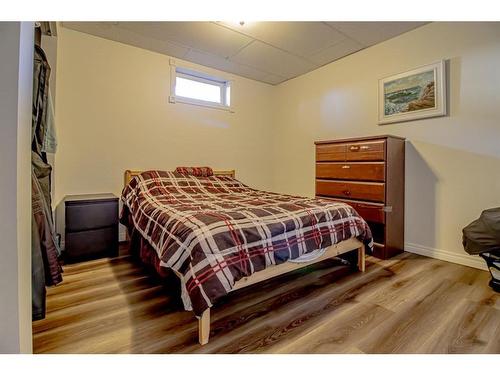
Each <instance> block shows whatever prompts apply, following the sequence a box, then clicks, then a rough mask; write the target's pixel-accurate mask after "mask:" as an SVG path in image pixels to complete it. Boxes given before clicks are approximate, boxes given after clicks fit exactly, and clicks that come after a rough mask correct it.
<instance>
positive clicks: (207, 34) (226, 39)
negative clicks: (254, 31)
mask: <svg viewBox="0 0 500 375" xmlns="http://www.w3.org/2000/svg"><path fill="white" fill-rule="evenodd" d="M117 27H119V28H121V29H127V30H130V31H134V32H136V33H139V34H141V35H143V36H146V37H151V38H155V39H162V40H169V41H171V42H175V43H178V44H181V45H184V46H188V47H192V48H194V49H197V50H199V51H205V52H210V53H212V54H214V55H219V56H222V57H227V56H232V55H234V54H235V53H237V52H238V51H239V50H240V49H241V48H243V47H244V46H246V45H247V44H248V43H250V42H251V41H252V39H251V38H249V37H248V36H245V35H242V34H240V33H237V32H235V31H232V30H229V29H227V28H224V27H220V26H219V25H216V24H214V23H212V22H119V23H118V25H117Z"/></svg>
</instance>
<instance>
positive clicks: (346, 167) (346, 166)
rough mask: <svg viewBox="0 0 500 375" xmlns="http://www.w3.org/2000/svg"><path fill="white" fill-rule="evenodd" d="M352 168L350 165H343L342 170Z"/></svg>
mask: <svg viewBox="0 0 500 375" xmlns="http://www.w3.org/2000/svg"><path fill="white" fill-rule="evenodd" d="M350 168H351V166H350V165H343V166H342V169H350Z"/></svg>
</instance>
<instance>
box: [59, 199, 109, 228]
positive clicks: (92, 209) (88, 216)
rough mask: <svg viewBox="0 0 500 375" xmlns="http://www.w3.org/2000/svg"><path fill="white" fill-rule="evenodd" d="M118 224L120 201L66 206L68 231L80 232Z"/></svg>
mask: <svg viewBox="0 0 500 375" xmlns="http://www.w3.org/2000/svg"><path fill="white" fill-rule="evenodd" d="M117 223H118V201H95V202H91V203H71V204H66V230H67V231H68V232H78V231H82V230H88V229H98V228H103V227H108V226H112V225H116V224H117Z"/></svg>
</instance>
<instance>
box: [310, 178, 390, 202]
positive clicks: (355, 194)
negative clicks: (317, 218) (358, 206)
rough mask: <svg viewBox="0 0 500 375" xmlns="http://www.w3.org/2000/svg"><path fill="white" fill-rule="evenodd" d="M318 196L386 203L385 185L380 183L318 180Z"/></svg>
mask: <svg viewBox="0 0 500 375" xmlns="http://www.w3.org/2000/svg"><path fill="white" fill-rule="evenodd" d="M316 194H317V195H323V196H327V197H340V198H348V199H361V200H367V201H374V202H384V198H385V185H384V184H383V183H379V182H354V181H338V180H320V179H318V180H316Z"/></svg>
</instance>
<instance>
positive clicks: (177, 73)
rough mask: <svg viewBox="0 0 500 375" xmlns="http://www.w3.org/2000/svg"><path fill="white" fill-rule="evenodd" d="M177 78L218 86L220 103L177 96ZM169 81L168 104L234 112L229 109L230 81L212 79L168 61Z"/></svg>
mask: <svg viewBox="0 0 500 375" xmlns="http://www.w3.org/2000/svg"><path fill="white" fill-rule="evenodd" d="M177 77H180V78H184V79H189V80H192V81H196V82H201V83H205V84H208V85H212V86H218V87H219V88H220V103H218V102H211V101H208V100H202V99H195V98H190V97H186V96H180V95H177V94H176V92H175V89H176V83H177ZM170 81H171V84H170V96H169V102H170V103H172V104H175V103H184V104H192V105H197V106H202V107H208V108H215V109H220V110H225V111H229V112H234V111H233V108H232V107H231V91H232V90H231V86H232V81H231V80H227V79H222V78H219V77H214V76H212V75H209V74H207V73H205V72H202V71H198V70H192V69H189V68H185V67H181V66H178V65H177V64H176V63H175V60H170ZM228 92H229V97H228V96H227V94H228ZM227 103H229V104H227Z"/></svg>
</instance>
